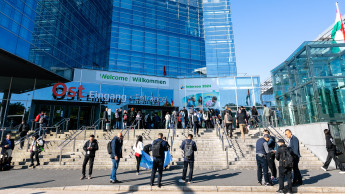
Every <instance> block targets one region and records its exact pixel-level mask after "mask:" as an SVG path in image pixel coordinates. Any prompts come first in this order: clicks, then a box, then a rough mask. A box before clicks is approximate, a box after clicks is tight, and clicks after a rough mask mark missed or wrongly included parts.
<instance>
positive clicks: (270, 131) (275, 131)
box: [267, 125, 288, 142]
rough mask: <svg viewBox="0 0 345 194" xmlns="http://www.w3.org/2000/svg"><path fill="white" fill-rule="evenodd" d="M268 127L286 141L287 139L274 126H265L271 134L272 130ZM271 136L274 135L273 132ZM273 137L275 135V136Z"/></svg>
mask: <svg viewBox="0 0 345 194" xmlns="http://www.w3.org/2000/svg"><path fill="white" fill-rule="evenodd" d="M270 127H271V128H272V129H273V130H274V131H275V132H276V135H278V136H279V137H280V138H281V139H283V140H284V141H285V142H288V140H287V139H285V137H284V136H282V135H281V134H280V133H279V132H278V130H277V129H276V128H274V127H273V126H272V125H269V126H268V127H267V129H268V130H269V131H270V133H271V134H273V133H272V131H271V130H270ZM273 136H275V135H274V134H273ZM275 137H276V136H275Z"/></svg>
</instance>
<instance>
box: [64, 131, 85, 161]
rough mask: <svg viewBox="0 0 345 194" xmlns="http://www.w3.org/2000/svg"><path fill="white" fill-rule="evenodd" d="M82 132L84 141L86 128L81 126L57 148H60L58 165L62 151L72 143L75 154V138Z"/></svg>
mask: <svg viewBox="0 0 345 194" xmlns="http://www.w3.org/2000/svg"><path fill="white" fill-rule="evenodd" d="M82 132H84V141H85V139H86V127H85V126H82V127H80V128H79V129H78V130H77V131H76V132H74V133H73V134H72V135H71V136H70V137H68V138H67V139H66V140H65V141H63V142H62V143H61V144H60V145H59V146H58V147H59V148H60V157H59V165H61V161H62V151H63V149H64V148H65V147H66V146H67V145H68V144H69V143H71V142H72V141H73V142H74V143H73V152H75V143H76V140H77V137H78V136H79V135H80V134H82Z"/></svg>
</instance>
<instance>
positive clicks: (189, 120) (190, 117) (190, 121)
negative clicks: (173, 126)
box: [188, 106, 194, 129]
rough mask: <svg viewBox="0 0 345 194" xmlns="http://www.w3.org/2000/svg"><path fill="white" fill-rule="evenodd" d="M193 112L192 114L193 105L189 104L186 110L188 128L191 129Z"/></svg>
mask: <svg viewBox="0 0 345 194" xmlns="http://www.w3.org/2000/svg"><path fill="white" fill-rule="evenodd" d="M193 114H194V106H191V107H190V109H189V111H188V128H189V129H193V124H194V123H193Z"/></svg>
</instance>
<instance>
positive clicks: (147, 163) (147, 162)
mask: <svg viewBox="0 0 345 194" xmlns="http://www.w3.org/2000/svg"><path fill="white" fill-rule="evenodd" d="M141 153H142V155H141V156H142V157H141V160H140V167H143V168H146V169H152V166H153V159H152V157H151V156H150V155H148V154H147V153H145V152H143V151H142V152H141ZM164 153H165V158H164V164H163V167H166V166H168V165H169V164H170V162H172V157H171V154H170V152H169V151H165V152H164Z"/></svg>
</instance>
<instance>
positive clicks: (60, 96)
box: [53, 83, 85, 99]
mask: <svg viewBox="0 0 345 194" xmlns="http://www.w3.org/2000/svg"><path fill="white" fill-rule="evenodd" d="M59 86H60V87H59ZM76 89H78V90H76ZM84 89H85V88H83V86H82V85H80V86H79V87H78V88H77V87H70V88H68V89H67V86H66V84H64V83H56V84H55V85H54V86H53V96H54V97H55V98H56V99H64V98H65V97H66V94H67V97H70V98H74V97H76V96H77V95H78V98H83V97H84V96H83V90H84ZM59 91H60V92H59Z"/></svg>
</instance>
